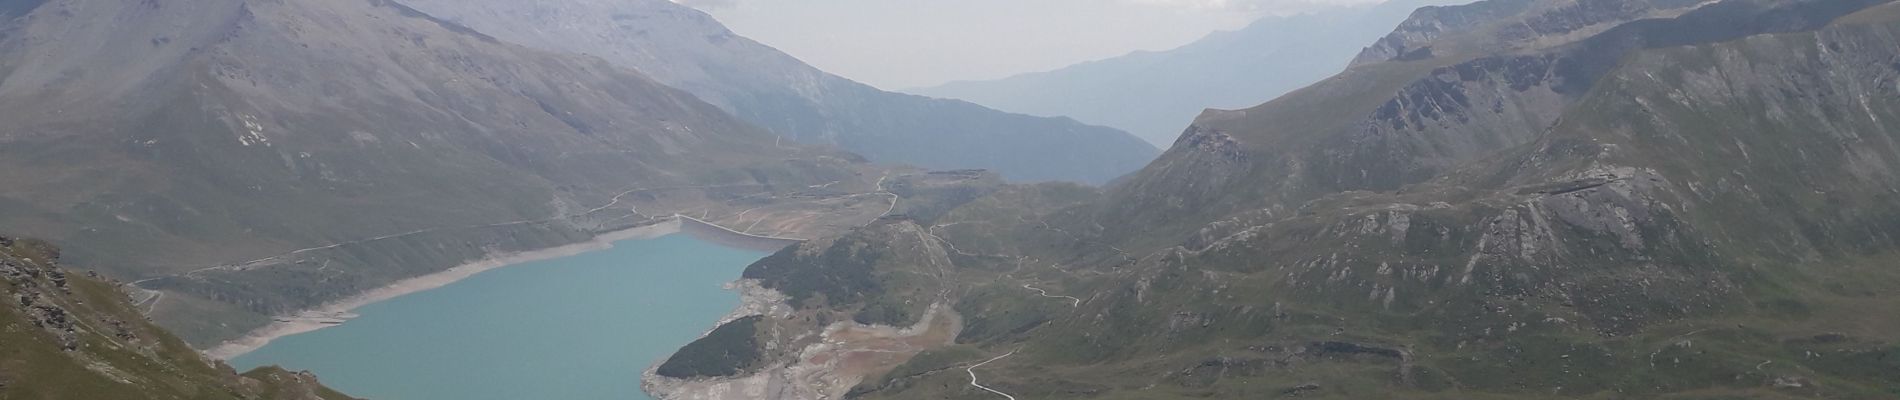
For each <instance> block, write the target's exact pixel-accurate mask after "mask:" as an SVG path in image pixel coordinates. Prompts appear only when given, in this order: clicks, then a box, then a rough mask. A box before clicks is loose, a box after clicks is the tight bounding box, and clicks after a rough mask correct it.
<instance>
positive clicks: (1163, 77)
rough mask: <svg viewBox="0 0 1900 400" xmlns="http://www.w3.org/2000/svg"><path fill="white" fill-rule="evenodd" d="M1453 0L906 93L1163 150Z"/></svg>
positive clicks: (1316, 19) (1267, 26)
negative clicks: (1110, 131) (1198, 125)
mask: <svg viewBox="0 0 1900 400" xmlns="http://www.w3.org/2000/svg"><path fill="white" fill-rule="evenodd" d="M1454 2H1455V1H1449V0H1392V1H1387V2H1384V3H1380V4H1377V5H1371V6H1358V7H1340V8H1332V9H1327V10H1325V11H1320V12H1315V13H1309V14H1300V15H1291V16H1272V17H1266V18H1262V19H1260V20H1259V21H1255V22H1253V23H1252V24H1249V25H1248V26H1247V27H1245V28H1242V29H1240V30H1236V31H1224V32H1216V33H1214V34H1211V35H1208V36H1207V37H1206V38H1202V39H1201V40H1198V41H1195V42H1194V43H1189V44H1187V45H1185V46H1181V47H1179V48H1175V49H1172V50H1165V51H1153V52H1150V51H1141V52H1135V53H1132V54H1128V55H1125V56H1121V57H1115V58H1109V59H1105V60H1098V61H1091V62H1087V63H1082V64H1077V65H1074V66H1070V67H1065V68H1061V69H1057V70H1053V71H1047V72H1037V73H1030V74H1023V75H1017V76H1013V77H1009V78H1004V79H998V80H991V81H971V82H953V83H949V84H944V85H942V86H937V87H931V88H920V89H912V90H907V92H910V93H916V94H921V95H925V96H933V97H943V98H952V99H963V100H969V101H972V102H975V103H977V104H982V105H986V106H990V107H996V108H997V109H1001V110H1006V111H1013V112H1020V113H1025V114H1030V115H1048V116H1068V117H1074V118H1075V119H1078V120H1081V121H1083V122H1085V123H1091V124H1102V125H1106V126H1111V127H1115V128H1117V129H1121V130H1125V131H1128V132H1132V133H1134V134H1135V135H1136V136H1140V137H1141V138H1142V139H1145V140H1147V141H1148V142H1149V143H1154V144H1155V145H1156V146H1160V147H1162V148H1166V147H1167V146H1169V145H1170V144H1172V143H1174V139H1175V138H1177V137H1179V136H1180V134H1181V127H1182V126H1183V125H1185V124H1187V123H1188V122H1189V121H1192V120H1193V119H1194V116H1196V115H1199V114H1200V113H1201V111H1202V110H1206V109H1209V108H1223V109H1233V108H1242V107H1249V106H1253V105H1256V104H1260V103H1261V102H1264V101H1267V100H1270V99H1273V98H1274V97H1278V96H1280V95H1281V94H1284V93H1286V92H1290V91H1293V90H1294V89H1298V88H1300V87H1303V86H1306V85H1309V84H1312V83H1313V82H1317V81H1319V80H1320V79H1325V78H1326V77H1328V76H1332V75H1333V74H1336V73H1339V70H1340V69H1342V68H1345V66H1346V64H1347V62H1349V61H1351V60H1352V59H1353V57H1354V56H1355V55H1357V54H1359V51H1360V50H1361V49H1363V48H1364V47H1365V46H1366V44H1367V43H1372V42H1373V41H1374V40H1377V39H1379V38H1380V37H1382V36H1384V35H1385V34H1386V33H1389V32H1391V31H1392V27H1393V26H1396V25H1398V24H1399V22H1401V21H1404V20H1405V17H1406V16H1407V15H1410V14H1411V12H1412V10H1413V9H1416V8H1418V7H1421V6H1427V5H1439V4H1450V3H1454Z"/></svg>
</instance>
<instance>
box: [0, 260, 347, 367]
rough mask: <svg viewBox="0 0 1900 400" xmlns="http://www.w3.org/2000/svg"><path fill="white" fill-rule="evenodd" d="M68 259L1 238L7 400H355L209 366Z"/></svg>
mask: <svg viewBox="0 0 1900 400" xmlns="http://www.w3.org/2000/svg"><path fill="white" fill-rule="evenodd" d="M59 260H60V255H59V249H58V248H57V247H54V246H52V245H51V244H47V243H45V242H41V241H37V240H31V239H19V238H12V237H0V279H4V280H5V282H6V286H5V287H0V294H4V296H0V297H4V298H5V300H0V327H4V330H0V338H4V339H5V340H4V341H0V343H4V344H0V397H4V398H8V399H97V400H112V399H124V400H134V399H184V398H190V399H231V400H237V399H273V400H342V399H351V397H349V396H345V395H343V394H341V393H337V392H336V391H334V390H330V389H329V388H326V387H324V386H323V384H321V383H318V382H317V380H316V378H315V377H313V376H311V375H309V374H307V373H291V372H288V371H285V370H283V369H279V368H274V367H270V368H258V369H257V370H254V371H251V372H247V373H244V374H242V375H240V374H238V373H237V372H236V371H233V370H232V369H231V367H230V366H226V365H224V364H222V363H216V362H214V361H211V360H207V359H205V358H204V357H203V356H200V355H198V353H197V352H196V351H194V350H192V348H191V347H190V346H187V345H185V343H184V342H183V341H180V340H178V338H176V337H173V336H172V335H171V334H168V333H166V332H165V331H164V330H162V329H159V328H158V327H157V326H153V325H152V324H151V323H150V322H146V321H145V317H144V316H143V315H141V314H140V313H139V309H138V308H137V307H134V306H133V305H132V304H131V303H130V302H129V301H128V299H127V298H126V295H125V293H124V292H121V291H120V290H119V289H120V288H119V286H118V285H119V284H117V283H113V282H108V281H105V280H102V279H100V278H99V277H98V275H96V274H93V273H79V272H76V271H71V270H68V269H66V268H64V267H62V266H61V265H60V264H59Z"/></svg>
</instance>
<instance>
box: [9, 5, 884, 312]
mask: <svg viewBox="0 0 1900 400" xmlns="http://www.w3.org/2000/svg"><path fill="white" fill-rule="evenodd" d="M8 4H19V5H20V7H18V8H16V9H17V10H28V9H29V8H27V7H26V6H34V5H33V4H26V3H8ZM10 12H11V11H10ZM20 15H21V16H19V17H12V18H8V19H7V20H6V21H5V22H4V24H3V25H0V32H3V36H4V39H0V110H4V111H0V115H4V117H0V118H3V119H4V120H5V121H7V124H5V126H4V127H0V170H5V171H7V172H6V173H5V174H0V187H4V188H5V190H4V191H0V226H6V227H8V228H9V229H14V230H17V231H21V232H23V233H29V234H32V235H36V236H41V237H47V238H51V239H54V240H56V241H58V242H60V243H65V244H67V250H68V251H67V253H68V255H69V256H70V257H71V258H73V259H74V260H76V261H79V262H82V263H84V264H86V265H96V266H98V267H99V268H101V270H102V271H107V272H109V273H110V274H111V275H112V276H115V277H121V278H126V279H128V280H130V279H140V278H152V279H149V280H143V281H142V285H143V286H146V287H151V288H162V289H166V290H170V291H174V292H178V293H182V294H185V295H180V296H167V301H166V302H164V303H163V304H162V305H161V306H160V307H159V308H158V309H157V310H155V311H154V313H155V315H156V316H158V317H160V319H161V320H162V321H167V322H179V321H202V322H204V324H205V325H204V326H201V327H197V328H201V329H182V330H181V331H182V333H183V334H185V335H186V336H187V337H191V338H193V339H196V340H204V339H207V338H216V337H230V336H231V335H234V334H235V333H237V332H242V329H243V327H248V326H255V324H257V323H261V322H263V321H265V317H264V316H263V315H264V314H267V313H277V312H285V311H289V310H295V309H300V308H304V307H309V306H313V305H316V304H321V303H323V302H325V301H328V300H334V299H336V298H339V297H341V296H347V295H350V294H354V293H357V292H360V291H362V290H365V289H368V288H373V287H377V286H381V285H383V284H387V283H388V282H391V281H394V280H396V279H401V278H406V277H411V276H416V275H420V274H424V273H428V272H434V271H438V270H441V269H444V268H447V267H449V266H452V265H455V264H458V263H461V262H463V261H466V260H471V259H476V258H480V257H482V256H483V255H485V254H489V253H491V252H497V251H511V250H524V249H534V248H542V247H549V246H553V245H560V244H568V243H573V242H577V241H581V240H585V239H587V238H589V237H591V236H592V234H593V233H594V232H598V231H601V230H608V229H613V228H617V227H625V226H629V225H633V224H639V223H644V222H646V221H647V220H648V218H647V217H650V216H648V215H642V214H639V213H634V212H631V211H629V210H628V209H627V207H626V206H627V205H628V204H632V203H634V202H636V201H641V200H654V199H656V198H664V197H665V196H662V195H661V194H660V193H656V192H640V193H634V192H631V190H633V189H636V188H648V189H657V188H702V189H697V190H698V193H700V194H696V195H694V196H698V197H695V198H702V199H706V201H704V202H702V203H699V204H711V203H716V202H717V200H718V199H722V198H733V197H739V196H744V195H751V194H756V193H759V192H769V191H773V190H777V189H784V188H799V189H803V188H805V187H807V186H809V185H818V184H824V183H827V182H838V181H841V180H855V179H862V178H860V177H857V175H858V172H856V171H855V170H854V169H855V168H859V167H860V166H861V165H860V164H859V162H858V161H854V160H852V156H849V155H847V154H844V153H841V152H832V151H827V150H815V149H807V148H802V147H800V146H798V145H795V144H792V143H785V144H783V145H781V144H778V143H775V140H776V138H774V137H773V136H772V135H771V134H770V133H769V132H766V131H764V130H761V129H758V128H755V127H754V126H753V125H751V124H748V123H745V122H742V121H740V120H737V119H734V118H731V117H729V116H728V115H727V114H725V113H724V112H722V111H721V110H720V109H719V108H717V107H715V106H713V105H710V104H706V103H704V102H702V101H700V100H698V99H696V98H694V97H693V96H692V95H690V94H687V93H685V92H682V91H678V90H674V89H671V88H668V87H666V86H663V85H661V84H659V83H657V82H655V81H653V80H651V79H648V78H647V77H645V76H642V75H640V74H639V73H637V72H634V71H632V70H628V69H624V68H620V67H616V66H614V65H611V64H608V63H605V62H601V61H599V60H598V59H594V58H589V57H580V56H571V55H565V54H561V53H554V52H546V51H539V50H533V49H529V48H524V47H519V46H515V45H509V44H505V43H503V42H501V41H498V40H496V39H494V38H492V37H489V36H487V35H484V34H481V33H477V32H474V31H472V30H470V29H468V28H465V27H462V26H460V25H456V24H453V23H450V22H447V21H443V20H438V19H435V18H433V17H430V16H427V15H425V14H422V13H420V12H417V11H415V10H413V9H409V8H407V7H406V6H403V5H400V4H397V3H394V2H388V1H382V0H376V1H363V0H311V1H272V0H205V1H185V2H172V1H166V2H154V1H137V0H54V1H49V2H46V3H44V4H38V5H36V6H34V7H31V8H30V12H26V13H24V14H20ZM873 175H875V173H873ZM870 179H873V180H874V179H876V177H875V176H872V177H871V178H870ZM853 182H855V181H853ZM850 185H853V184H851V183H847V184H846V185H840V186H850ZM668 195H677V193H669V194H668ZM685 202H688V201H681V202H678V203H681V204H682V206H681V207H680V208H686V205H685V204H683V203H685ZM602 205H608V206H613V205H620V206H621V207H620V208H618V209H611V210H610V209H606V207H604V206H602ZM879 208H880V209H882V206H880V207H879ZM644 211H647V212H667V211H666V210H644ZM657 215H659V214H656V215H655V216H657ZM358 245H362V246H358ZM293 251H294V252H293ZM320 253H321V254H322V255H323V256H324V257H322V258H310V259H303V258H296V257H289V258H286V257H283V256H284V255H286V254H290V255H299V256H313V255H318V254H320ZM245 260H258V261H255V262H245ZM214 266H219V268H209V267H214ZM171 300H178V301H171ZM227 322H228V323H227ZM200 343H201V344H202V342H200Z"/></svg>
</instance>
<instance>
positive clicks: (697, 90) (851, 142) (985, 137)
mask: <svg viewBox="0 0 1900 400" xmlns="http://www.w3.org/2000/svg"><path fill="white" fill-rule="evenodd" d="M405 3H406V4H410V5H413V6H415V7H417V8H419V9H421V10H423V11H426V12H428V13H430V14H432V15H436V16H440V17H443V18H446V19H449V20H452V21H456V22H457V23H461V24H466V25H467V26H469V27H472V28H475V29H476V30H480V31H482V32H485V33H489V34H493V35H495V36H496V37H499V38H501V39H502V40H505V41H509V42H515V43H521V44H524V45H527V46H530V47H535V48H540V49H547V50H553V51H561V52H567V53H578V54H587V55H591V56H596V57H600V58H602V59H605V60H607V61H608V62H612V63H614V64H616V65H620V66H624V67H631V68H634V69H638V70H640V71H641V72H644V73H646V74H647V75H650V76H652V77H653V78H654V79H656V80H659V81H660V82H663V83H666V84H667V85H671V86H673V87H677V88H680V89H684V90H686V91H688V92H692V93H693V94H695V95H698V96H699V97H700V98H703V99H706V101H708V102H711V103H713V104H715V105H718V106H720V107H721V108H724V109H725V110H728V111H730V112H732V114H734V115H737V116H739V117H740V118H743V119H745V120H748V121H751V122H753V123H756V124H758V125H760V126H763V127H765V128H767V129H769V130H771V131H773V132H775V133H778V134H779V135H781V136H784V137H787V138H791V139H793V140H795V141H799V142H804V143H822V144H832V145H837V146H839V147H842V148H844V149H846V150H850V151H853V152H856V153H859V154H863V155H865V156H866V157H869V158H870V159H872V160H874V161H880V162H892V163H906V164H912V165H916V166H920V167H925V168H930V169H944V170H948V169H970V168H982V169H990V170H995V171H997V172H1000V173H1002V174H1003V175H1004V176H1005V177H1006V178H1010V179H1012V180H1018V181H1048V180H1061V181H1074V182H1085V183H1097V184H1099V183H1103V182H1107V181H1108V180H1110V179H1114V178H1117V177H1120V176H1121V175H1123V174H1126V173H1128V172H1131V171H1134V170H1135V169H1138V168H1141V166H1142V165H1145V164H1147V162H1148V161H1150V160H1152V159H1153V158H1154V155H1155V153H1156V151H1155V150H1154V148H1153V146H1149V145H1147V144H1144V143H1142V142H1141V141H1140V140H1138V139H1136V138H1135V137H1133V136H1131V135H1129V134H1128V133H1126V132H1121V131H1117V130H1115V129H1110V128H1103V127H1097V126H1089V125H1084V124H1081V123H1077V122H1075V121H1073V120H1068V119H1064V118H1039V117H1031V116H1026V115H1018V114H1010V113H1004V112H999V111H996V110H991V109H987V108H984V107H982V106H978V105H975V104H970V103H967V102H962V101H954V100H940V99H931V98H925V97H921V96H912V95H905V94H898V93H890V92H885V91H881V90H878V89H876V88H872V87H870V86H867V85H864V84H860V83H857V82H853V81H851V80H848V79H845V78H841V77H838V76H836V75H831V74H828V73H825V72H824V71H820V70H818V69H817V68H813V67H812V66H810V65H806V64H805V63H804V62H802V61H799V60H798V59H796V58H793V57H792V56H789V55H786V54H784V53H782V52H779V51H778V50H777V49H773V48H771V47H769V46H765V45H763V44H760V43H758V42H755V41H752V40H751V39H747V38H745V37H742V36H739V35H736V34H734V33H733V32H732V31H730V30H727V29H726V27H725V26H723V25H720V24H719V22H718V21H716V20H714V19H713V18H712V17H711V16H709V15H706V14H705V13H702V12H700V11H698V10H694V9H692V8H689V7H686V6H682V5H679V4H675V3H674V2H671V1H666V0H634V1H619V0H563V1H541V2H522V1H505V0H478V1H466V0H453V1H451V0H411V1H408V2H405Z"/></svg>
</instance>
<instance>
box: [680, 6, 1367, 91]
mask: <svg viewBox="0 0 1900 400" xmlns="http://www.w3.org/2000/svg"><path fill="white" fill-rule="evenodd" d="M675 1H678V2H680V3H683V4H687V5H692V6H694V7H698V8H699V9H701V10H706V11H707V12H710V13H712V14H713V15H714V16H716V17H718V18H719V20H720V21H721V22H724V23H725V24H726V25H727V26H729V27H731V28H732V30H734V31H736V32H738V33H739V34H741V35H745V36H747V37H751V38H753V39H756V40H758V41H760V42H764V43H765V44H768V45H772V46H773V47H777V48H779V49H780V50H784V51H785V52H787V53H791V54H792V55H793V56H797V57H798V58H800V59H803V60H805V62H808V63H811V64H812V65H816V66H818V67H819V68H822V69H824V70H826V71H829V72H832V73H835V74H839V75H843V76H845V77H847V78H852V79H856V80H858V81H861V82H865V83H869V84H872V85H875V86H878V87H880V88H884V89H890V90H897V89H907V88H913V87H921V86H932V85H937V84H941V83H944V82H949V81H954V80H977V79H994V78H1002V77H1006V76H1010V75H1015V74H1018V73H1024V72H1035V71H1045V70H1051V69H1056V68H1061V67H1064V66H1068V65H1070V64H1075V63H1078V62H1082V61H1089V60H1096V59H1102V58H1108V57H1114V56H1118V55H1122V54H1126V53H1128V52H1130V51H1134V50H1161V49H1168V48H1173V47H1176V46H1180V45H1182V44H1186V43H1188V42H1191V41H1194V39H1198V38H1200V37H1201V36H1203V35H1206V34H1207V33H1209V32H1212V31H1215V30H1231V29H1236V28H1239V27H1241V26H1244V25H1246V24H1247V23H1248V22H1251V21H1253V20H1254V19H1257V18H1259V17H1260V16H1263V15H1267V14H1289V13H1296V12H1300V11H1309V10H1312V9H1315V8H1318V7H1324V6H1325V5H1328V4H1364V3H1367V2H1376V1H1378V0H675Z"/></svg>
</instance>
